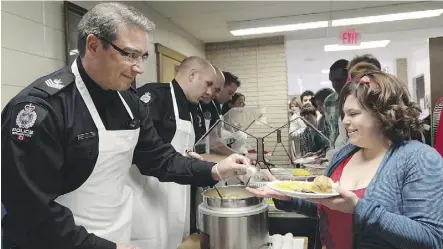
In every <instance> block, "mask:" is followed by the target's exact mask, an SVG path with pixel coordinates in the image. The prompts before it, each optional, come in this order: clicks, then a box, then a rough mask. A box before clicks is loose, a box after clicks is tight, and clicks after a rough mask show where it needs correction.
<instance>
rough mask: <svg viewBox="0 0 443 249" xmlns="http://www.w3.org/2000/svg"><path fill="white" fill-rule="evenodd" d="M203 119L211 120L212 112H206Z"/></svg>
mask: <svg viewBox="0 0 443 249" xmlns="http://www.w3.org/2000/svg"><path fill="white" fill-rule="evenodd" d="M203 117H204V118H205V119H211V112H210V111H205V112H204V113H203Z"/></svg>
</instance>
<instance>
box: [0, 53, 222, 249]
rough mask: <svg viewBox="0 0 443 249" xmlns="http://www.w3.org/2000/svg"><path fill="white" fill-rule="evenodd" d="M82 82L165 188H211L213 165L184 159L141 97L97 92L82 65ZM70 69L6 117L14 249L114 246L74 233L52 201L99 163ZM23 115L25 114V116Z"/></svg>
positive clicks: (12, 105) (7, 221)
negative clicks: (134, 134)
mask: <svg viewBox="0 0 443 249" xmlns="http://www.w3.org/2000/svg"><path fill="white" fill-rule="evenodd" d="M77 65H78V68H79V72H80V75H81V77H82V79H83V81H84V83H85V85H86V88H87V89H88V91H89V93H90V95H91V98H92V100H93V102H94V104H95V106H96V109H97V111H98V113H99V116H100V118H101V119H102V121H103V123H104V126H105V128H106V129H107V130H128V129H137V128H140V134H139V137H138V142H137V145H136V148H135V150H134V155H133V163H134V164H136V165H137V167H138V168H139V170H140V172H142V174H146V175H151V176H155V177H158V178H159V179H160V180H161V181H175V182H178V183H182V184H195V185H198V186H208V185H212V184H215V183H216V182H215V181H213V180H212V178H211V168H212V167H213V163H207V162H203V161H199V160H193V159H188V158H185V157H183V156H181V155H179V153H176V152H175V150H174V148H173V147H172V146H171V145H170V144H165V143H164V142H163V141H162V139H161V138H160V137H159V136H158V135H157V132H156V130H155V128H154V126H153V123H152V120H151V118H150V115H149V111H148V108H147V106H146V104H144V103H143V102H141V101H140V99H139V97H138V96H137V93H136V90H135V89H133V88H132V87H131V88H130V89H129V90H126V91H121V92H120V94H121V96H122V97H123V99H124V100H125V102H126V103H127V105H128V106H129V108H130V110H131V112H132V113H133V115H134V119H131V118H130V116H129V115H128V112H127V111H126V109H125V107H124V105H123V103H122V101H121V100H120V97H119V96H118V93H117V92H116V91H107V90H103V89H102V88H100V87H99V86H98V85H97V84H96V83H95V82H94V81H93V80H92V79H91V78H90V77H89V76H88V75H87V74H86V72H85V70H84V68H83V66H82V63H81V60H79V59H77ZM74 82H75V76H74V75H73V73H72V71H71V68H70V67H66V68H63V69H61V70H59V71H56V72H54V73H52V74H50V75H47V76H44V77H42V78H39V79H38V80H36V81H35V82H33V83H32V84H31V85H29V86H28V87H26V88H25V89H24V90H22V91H21V92H20V93H19V94H18V95H17V96H15V97H14V98H13V99H12V100H11V101H10V102H9V103H8V104H7V105H6V107H5V108H4V110H3V111H2V128H1V133H2V151H1V152H2V179H1V184H2V203H3V205H4V207H5V209H6V212H7V214H6V215H5V217H4V218H3V220H2V227H3V236H4V244H3V248H6V249H9V248H11V247H12V245H16V246H17V248H20V249H58V248H63V249H70V248H78V249H115V246H116V245H115V243H113V242H110V241H108V240H105V239H103V238H100V237H98V236H96V235H94V234H90V233H88V231H86V229H85V228H84V227H81V226H76V225H75V223H74V218H73V215H72V212H71V211H70V210H69V209H68V208H66V207H64V206H62V205H60V204H58V203H56V202H54V199H56V198H57V197H58V196H60V195H63V194H66V193H69V192H72V191H74V190H76V189H78V188H79V187H80V186H81V185H82V184H83V183H84V182H85V181H86V180H87V179H88V177H89V176H90V174H91V172H92V171H93V169H94V166H95V164H96V161H97V158H98V145H99V144H98V143H99V139H100V138H99V137H98V132H97V131H98V130H97V127H96V126H95V124H94V122H93V120H92V116H91V114H90V113H89V111H88V109H87V107H86V105H85V102H84V100H83V99H82V96H81V95H80V94H79V91H78V89H77V87H76V85H75V83H74ZM23 113H25V114H26V115H25V114H23Z"/></svg>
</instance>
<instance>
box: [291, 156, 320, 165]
mask: <svg viewBox="0 0 443 249" xmlns="http://www.w3.org/2000/svg"><path fill="white" fill-rule="evenodd" d="M315 159H317V157H313V156H311V157H305V158H298V159H295V160H294V163H299V164H305V163H312V162H314V161H315Z"/></svg>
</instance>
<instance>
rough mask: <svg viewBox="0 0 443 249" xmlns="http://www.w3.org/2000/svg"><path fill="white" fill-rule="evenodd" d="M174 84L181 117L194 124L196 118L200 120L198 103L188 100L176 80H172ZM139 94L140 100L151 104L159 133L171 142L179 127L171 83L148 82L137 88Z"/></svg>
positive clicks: (152, 115) (164, 139)
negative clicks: (176, 120)
mask: <svg viewBox="0 0 443 249" xmlns="http://www.w3.org/2000/svg"><path fill="white" fill-rule="evenodd" d="M172 86H173V87H174V93H175V98H176V100H177V107H178V115H179V117H180V119H182V120H186V121H191V122H192V123H193V124H194V120H198V117H197V109H196V105H195V104H194V105H193V104H192V103H191V102H189V101H188V99H187V98H186V95H185V93H184V92H183V89H182V88H181V87H180V85H179V84H178V83H177V81H176V80H172ZM137 94H138V95H139V96H140V100H141V101H142V102H144V103H146V104H147V105H148V106H149V112H150V116H151V119H152V121H153V123H154V127H155V129H156V130H157V133H158V135H159V136H160V137H161V138H163V141H165V142H166V143H170V142H171V141H172V138H173V137H174V134H175V131H176V128H177V127H176V122H175V114H174V106H173V102H172V96H171V85H170V84H168V83H147V84H145V85H143V86H141V87H139V88H138V89H137ZM190 114H191V115H192V119H191V115H190Z"/></svg>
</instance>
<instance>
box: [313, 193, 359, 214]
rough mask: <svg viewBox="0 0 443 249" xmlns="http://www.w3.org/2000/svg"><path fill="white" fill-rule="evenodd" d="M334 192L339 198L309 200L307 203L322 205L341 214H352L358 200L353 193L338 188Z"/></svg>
mask: <svg viewBox="0 0 443 249" xmlns="http://www.w3.org/2000/svg"><path fill="white" fill-rule="evenodd" d="M335 190H336V191H337V192H338V193H339V194H340V196H337V197H331V198H324V199H309V201H310V202H313V203H317V204H321V205H324V206H326V207H328V208H330V209H332V210H336V211H340V212H342V213H348V214H353V213H354V210H355V207H356V206H357V203H358V201H359V200H360V199H359V198H358V197H357V195H356V194H355V193H354V192H352V191H349V190H345V189H343V188H341V187H340V186H337V187H336V188H335Z"/></svg>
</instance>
